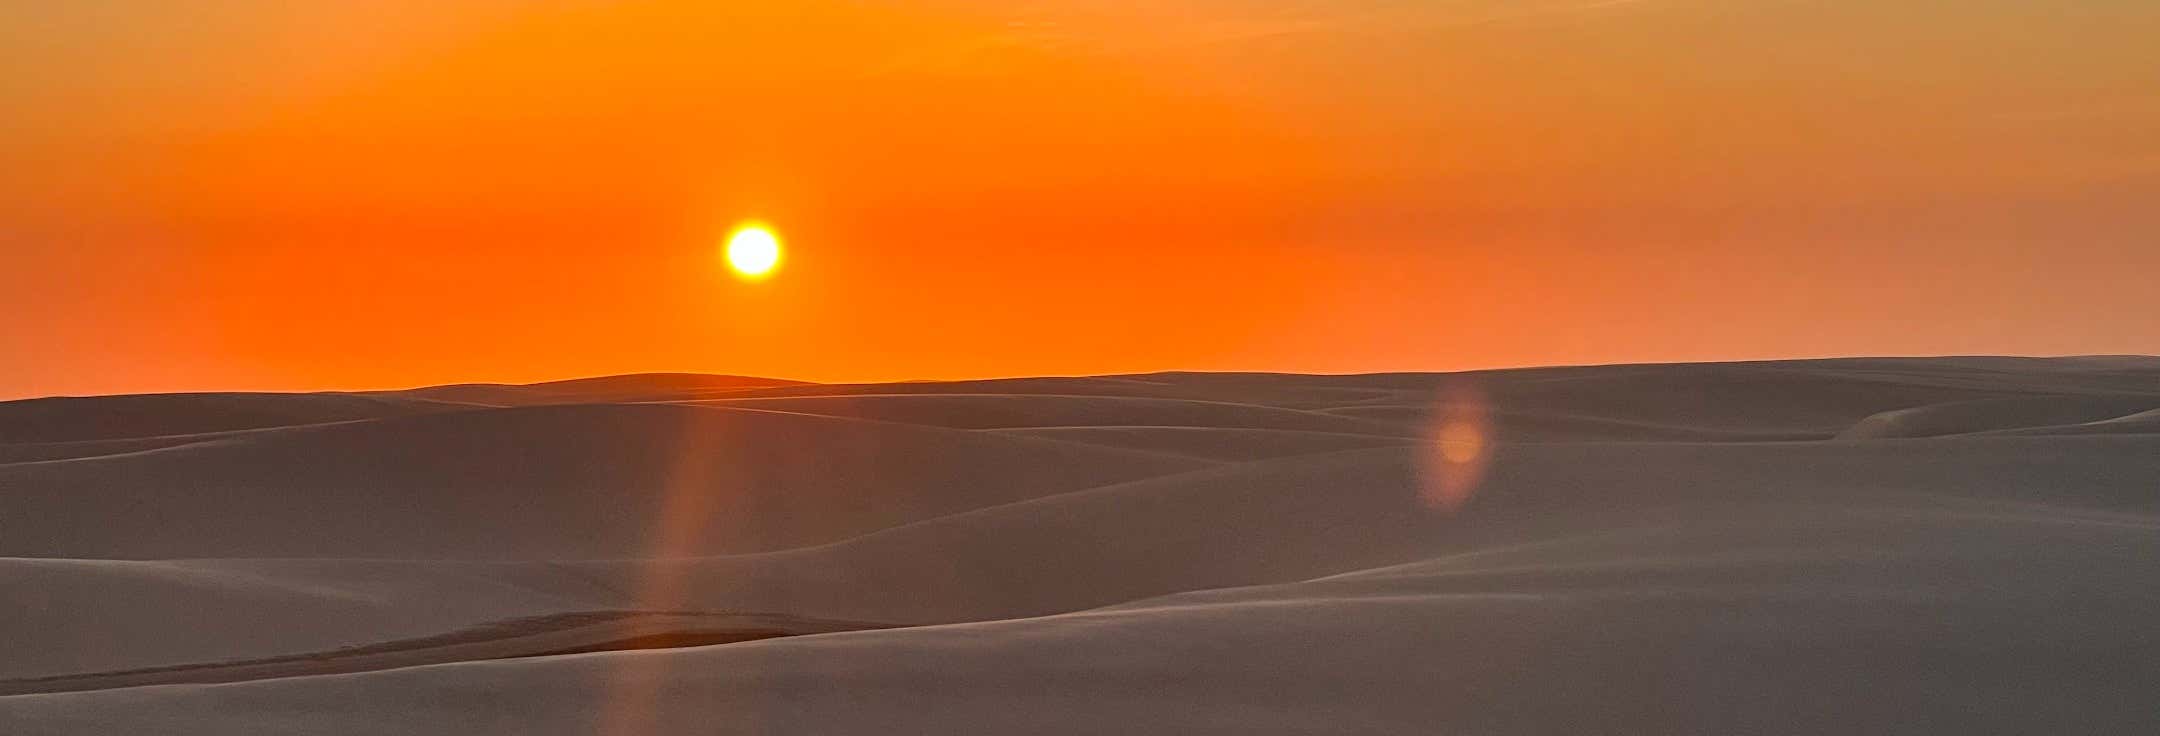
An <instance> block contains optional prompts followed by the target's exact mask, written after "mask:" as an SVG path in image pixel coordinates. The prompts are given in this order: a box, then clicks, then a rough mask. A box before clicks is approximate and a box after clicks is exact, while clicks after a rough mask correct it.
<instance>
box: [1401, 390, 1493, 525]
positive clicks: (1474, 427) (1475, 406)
mask: <svg viewBox="0 0 2160 736" xmlns="http://www.w3.org/2000/svg"><path fill="white" fill-rule="evenodd" d="M1428 440H1429V442H1430V445H1431V446H1430V448H1429V449H1428V450H1427V451H1426V453H1425V458H1424V461H1425V478H1424V484H1423V488H1422V489H1421V490H1420V494H1419V495H1420V500H1422V501H1424V502H1425V507H1426V508H1429V509H1433V510H1435V511H1455V510H1457V509H1460V508H1462V507H1463V504H1466V503H1469V502H1470V497H1471V496H1473V495H1475V494H1476V493H1477V488H1478V484H1479V483H1482V482H1484V480H1485V470H1486V467H1487V466H1488V465H1489V464H1490V463H1491V461H1492V454H1493V429H1492V406H1491V405H1490V404H1489V403H1488V402H1487V401H1486V400H1485V393H1484V392H1483V391H1479V390H1478V388H1477V386H1476V385H1475V384H1472V383H1470V382H1469V381H1467V380H1466V379H1457V380H1455V381H1452V382H1450V383H1449V384H1448V385H1447V386H1445V387H1443V388H1442V389H1441V391H1440V403H1439V405H1438V406H1437V407H1435V408H1434V410H1433V425H1432V429H1431V431H1430V432H1429V434H1428Z"/></svg>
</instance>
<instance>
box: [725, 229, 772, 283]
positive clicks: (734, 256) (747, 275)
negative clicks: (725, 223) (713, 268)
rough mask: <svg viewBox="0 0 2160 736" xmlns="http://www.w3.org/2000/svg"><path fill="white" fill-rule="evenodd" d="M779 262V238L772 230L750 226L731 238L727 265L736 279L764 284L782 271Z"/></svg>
mask: <svg viewBox="0 0 2160 736" xmlns="http://www.w3.org/2000/svg"><path fill="white" fill-rule="evenodd" d="M780 258H781V248H780V236H779V235H776V234H774V233H773V230H772V228H770V227H766V226H765V225H762V224H759V223H747V224H744V225H741V226H738V227H736V228H735V232H733V233H729V234H728V239H727V263H728V268H729V269H732V270H734V271H735V275H736V276H739V277H742V278H743V279H746V280H749V281H763V280H765V279H767V278H770V277H771V276H772V275H773V272H775V271H778V270H780Z"/></svg>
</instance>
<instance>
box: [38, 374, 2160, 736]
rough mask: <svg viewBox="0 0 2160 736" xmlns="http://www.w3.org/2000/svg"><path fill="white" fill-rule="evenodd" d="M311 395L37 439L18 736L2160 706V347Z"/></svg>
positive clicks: (1412, 729)
mask: <svg viewBox="0 0 2160 736" xmlns="http://www.w3.org/2000/svg"><path fill="white" fill-rule="evenodd" d="M450 396H461V397H463V401H464V403H461V404H449V403H445V401H444V399H446V398H447V397H450ZM418 397H432V398H418ZM276 398H278V397H269V398H260V397H251V398H248V399H244V400H242V401H243V402H246V403H247V405H249V406H255V407H257V408H255V409H251V410H250V411H252V412H254V413H252V414H249V415H248V416H251V417H264V416H273V415H276V416H287V417H292V419H291V420H290V423H288V424H284V425H278V426H252V427H241V426H228V427H225V428H224V429H217V428H216V427H219V426H221V425H220V424H219V422H226V421H228V420H229V419H230V418H231V416H234V415H237V413H236V410H233V409H230V408H229V407H230V406H231V405H232V404H231V403H230V402H227V401H226V400H225V399H226V397H193V398H177V399H176V398H160V399H156V400H154V401H153V403H155V404H156V405H158V406H160V407H162V408H161V409H160V411H162V412H165V414H163V415H161V416H162V418H161V419H160V420H159V421H160V422H162V423H163V424H161V425H159V426H161V427H193V428H195V429H194V430H191V431H190V432H189V433H185V434H170V433H168V434H166V435H158V434H147V433H145V434H131V433H130V431H129V430H127V429H126V428H125V427H124V426H119V425H113V424H112V423H111V421H110V420H108V419H94V420H93V419H84V418H80V417H78V418H73V419H65V420H64V421H58V422H56V423H54V424H53V425H51V426H52V427H53V428H67V427H89V426H98V427H104V428H105V429H101V430H100V432H101V433H90V434H93V435H95V436H76V437H75V439H72V440H64V441H63V440H60V439H57V437H61V436H66V435H64V434H61V433H59V430H58V429H51V428H41V427H39V426H38V425H37V423H36V422H28V423H21V422H18V423H16V424H12V425H8V426H5V427H0V431H5V432H13V433H14V434H10V435H8V436H12V437H49V438H55V439H41V440H38V441H25V442H0V555H5V556H10V557H8V558H6V559H0V604H5V605H0V641H6V642H8V643H9V645H10V647H9V655H10V656H9V657H8V658H6V661H5V662H0V692H7V693H16V694H14V695H6V696H0V725H4V726H7V728H5V729H0V730H4V731H6V732H7V733H11V734H13V733H26V734H84V733H112V732H150V731H155V732H175V733H182V734H194V733H201V734H213V733H216V734H223V733H238V732H260V731H275V730H280V729H286V728H292V727H304V728H305V729H306V730H308V731H309V732H311V733H328V734H343V733H351V734H361V733H380V732H384V731H391V732H451V731H454V732H470V733H495V732H501V733H510V732H515V733H542V734H546V733H562V734H575V733H592V732H594V731H595V730H606V731H611V732H624V731H625V728H626V726H625V724H635V725H637V726H638V728H635V729H631V732H635V733H676V732H689V731H695V732H701V733H703V732H717V733H854V732H864V731H869V730H878V731H890V732H899V733H956V732H1026V733H1074V734H1079V733H1101V732H1105V731H1114V732H1119V733H1165V734H1168V733H1196V732H1222V733H1431V732H1435V731H1438V732H1461V733H1498V734H1541V733H1555V732H1570V731H1601V730H1604V731H1619V732H1631V733H1633V732H1640V733H1650V732H1659V733H1710V732H1749V733H1820V732H1849V733H1869V732H1881V733H1891V732H1908V731H1911V730H1916V729H1917V730H1922V731H1938V732H2080V733H2148V732H2151V731H2153V730H2154V729H2156V728H2160V716H2156V715H2155V712H2154V711H2153V710H2152V709H2151V708H2150V705H2149V692H2150V690H2151V689H2152V688H2153V687H2154V686H2160V667H2155V666H2154V665H2153V663H2154V662H2160V637H2155V636H2154V635H2153V634H2152V633H2151V631H2152V630H2153V629H2152V627H2151V626H2150V625H2149V623H2150V621H2152V620H2155V619H2160V584H2156V583H2155V582H2154V581H2156V580H2160V546H2156V544H2160V542H2156V541H2155V540H2160V422H2156V421H2154V419H2153V417H2154V413H2155V411H2160V364H2156V363H2155V362H2154V361H2151V360H2148V359H2134V358H2099V359H2063V360H2053V361H2049V360H2029V359H1997V358H1949V359H1930V360H1916V359H1897V360H1891V359H1856V360H1836V361H1803V362H1786V363H1741V364H1720V365H1674V366H1614V367H1586V368H1552V369H1533V370H1521V371H1498V372H1484V373H1475V374H1459V375H1446V376H1442V375H1424V374H1392V375H1369V376H1295V375H1267V374H1176V373H1173V374H1154V375H1146V376H1121V377H1102V378H1046V379H1011V380H1003V381H970V382H959V383H953V384H938V383H911V384H893V385H886V386H829V387H826V386H813V385H800V384H796V385H786V384H782V383H780V382H761V381H758V380H755V379H736V378H728V377H696V376H641V377H625V378H621V379H593V380H586V381H577V382H568V383H565V384H543V385H541V386H538V387H506V386H486V387H471V386H466V387H445V388H439V389H420V390H416V391H413V392H392V393H385V394H375V395H371V396H369V397H366V400H367V401H376V402H383V403H382V404H381V405H382V406H388V407H392V408H394V409H395V411H391V412H389V413H386V414H383V415H381V416H366V417H344V418H335V419H327V420H325V419H323V417H326V416H335V415H334V413H324V412H323V411H322V407H323V406H324V405H325V404H324V402H322V401H320V400H319V399H320V397H316V396H295V397H286V398H291V399H292V400H293V405H292V407H289V408H282V409H277V410H276V411H275V412H269V411H267V410H263V409H261V408H260V407H261V406H263V405H265V404H264V403H263V402H269V404H275V403H276V401H275V399H276ZM1472 398H1474V399H1475V400H1474V401H1472V400H1471V399H1472ZM480 399H489V400H485V401H482V400H480ZM101 401H105V400H104V399H80V400H72V401H71V402H69V403H67V404H65V406H67V407H73V408H74V409H79V410H81V411H82V412H84V414H83V416H85V417H110V416H115V415H116V414H115V412H116V411H118V409H114V408H113V407H122V408H125V407H129V406H133V405H135V404H133V403H130V402H135V403H140V402H141V401H142V399H140V398H139V397H115V398H114V399H112V401H114V402H116V403H114V404H113V406H112V407H101V406H100V405H99V402H101ZM84 402H87V403H84ZM190 402H198V403H190ZM483 404H485V405H483ZM328 405H329V406H331V407H332V408H335V409H338V410H340V411H343V410H344V408H346V407H348V405H346V404H340V403H335V402H332V403H330V404H328ZM189 406H195V407H198V408H197V409H185V407H189ZM173 407H182V408H181V409H175V408H173ZM201 407H207V408H201ZM26 411H33V410H25V409H22V408H20V407H14V406H11V405H5V404H0V418H6V417H23V416H33V415H32V414H27V413H22V412H26ZM34 411H37V412H50V411H53V409H52V408H51V407H37V408H35V409H34ZM192 411H200V412H202V413H204V414H205V415H206V416H204V417H192V416H189V414H190V412H192ZM10 412H17V413H13V414H11V413H10ZM219 412H225V414H220V413H219ZM35 416H46V415H44V414H37V415H35ZM1473 419H1474V420H1475V421H1471V420H1473ZM250 421H265V420H262V419H251V420H250ZM1450 427H1456V428H1455V429H1450ZM1464 427H1467V428H1468V429H1464ZM41 431H42V432H45V434H39V432H41ZM68 431H71V432H72V431H76V430H72V429H71V430H68ZM77 434H78V435H81V434H82V433H81V432H77ZM1458 461H1459V463H1461V464H1468V463H1471V462H1473V461H1474V463H1475V472H1474V473H1471V472H1456V473H1455V474H1453V475H1450V472H1451V470H1460V469H1455V468H1451V467H1450V466H1449V465H1448V462H1458ZM1436 489H1449V490H1446V491H1445V492H1444V494H1443V495H1445V497H1446V502H1445V503H1435V502H1434V494H1435V493H1436ZM113 558H138V559H137V560H136V561H127V560H125V559H113ZM172 558H186V559H172ZM202 558H219V559H202ZM362 558H365V559H362ZM753 640H756V641H753ZM653 647H659V648H653ZM422 664H427V665H432V666H425V667H421V666H416V665H422ZM213 682H218V683H225V684H221V685H216V686H210V685H208V684H207V683H213ZM140 685H165V686H164V687H153V688H145V687H138V686H140ZM62 691H73V692H62ZM626 714H627V715H628V716H632V717H626ZM175 724H178V725H175ZM1908 726H1909V727H1911V728H1907V727H1908Z"/></svg>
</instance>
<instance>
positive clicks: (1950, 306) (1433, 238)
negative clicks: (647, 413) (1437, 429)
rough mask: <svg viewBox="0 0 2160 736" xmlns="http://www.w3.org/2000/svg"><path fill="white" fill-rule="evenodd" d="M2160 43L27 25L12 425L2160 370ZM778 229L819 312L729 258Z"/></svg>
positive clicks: (677, 6)
mask: <svg viewBox="0 0 2160 736" xmlns="http://www.w3.org/2000/svg"><path fill="white" fill-rule="evenodd" d="M2154 38H2160V4H2155V3H2151V2H2145V1H2144V0H2074V1H2072V2H2061V1H2059V0H2051V1H2047V2H2043V1H2041V0H2030V1H2011V0H1957V1H1952V0H1883V1H1881V2H1858V1H1857V0H1567V1H1560V0H1433V1H1429V2H1425V1H1420V2H1410V1H1408V0H1345V1H1343V2H1325V3H1323V2H1309V1H1305V0H1191V1H1186V2H1163V3H1140V2H1117V3H1112V2H1102V1H1101V0H1029V1H1027V2H1011V1H1007V2H992V1H991V0H924V1H921V2H902V1H900V0H882V1H881V0H791V1H790V2H770V3H752V2H735V1H730V0H707V1H703V2H694V1H691V0H556V1H554V2H517V1H514V0H430V1H426V2H423V1H421V0H381V1H374V0H371V1H369V2H361V1H360V0H349V1H344V0H340V1H338V2H330V1H327V0H326V1H325V2H316V3H286V2H273V1H272V0H201V1H200V2H190V3H151V2H132V1H129V0H74V1H71V2H66V3H50V2H33V1H31V0H22V1H20V2H9V1H7V0H0V68H4V69H6V70H7V71H6V72H4V73H0V110H5V111H6V112H5V113H4V114H0V258H4V261H0V313H4V314H5V318H4V319H0V396H33V395H45V394H55V393H107V392H121V391H149V390H181V389H303V388H372V387H392V386H407V385H417V384H427V383H444V382H458V381H475V380H490V381H527V380H542V379H550V378H561V377H568V376H577V375H592V374H604V373H621V372H633V371H650V370H692V371H709V372H724V373H742V374H758V375H772V376H782V377H792V378H803V379H811V380H889V379H906V378H943V377H964V376H987V375H1013V374H1045V373H1059V374H1071V373H1103V372H1124V371H1142V370H1155V369H1172V368H1175V369H1268V370H1299V371H1365V370H1398V369H1459V368H1473V367H1490V366H1503V365H1521V364H1548V363H1582V362H1620V361H1642V360H1705V359H1735V358H1754V357H1778V356H1807V355H1833V354H1932V353H2027V354H2053V353H2096V352H2107V353H2120V352H2143V353H2154V352H2160V318H2155V317H2153V316H2152V314H2153V313H2154V312H2155V311H2156V310H2155V304H2156V303H2160V300H2156V296H2160V286H2155V284H2156V282H2155V281H2154V276H2153V275H2154V274H2160V207H2155V206H2153V205H2152V203H2153V202H2156V201H2160V95H2155V94H2154V93H2153V90H2155V89H2160V45H2155V44H2153V43H2152V42H2151V41H2152V39H2154ZM749 218H758V219H763V220H766V221H769V222H771V223H773V224H774V225H775V226H776V227H777V228H778V229H779V230H780V231H781V232H782V234H783V235H784V236H785V237H786V238H787V239H788V241H789V246H790V252H789V259H788V263H787V268H786V270H785V271H784V272H783V273H781V274H780V275H779V276H778V277H777V278H774V279H771V280H769V281H765V282H762V283H756V284H746V283H740V282H737V281H734V280H732V279H729V278H727V276H726V274H725V272H724V271H723V270H722V269H720V267H719V265H718V264H719V262H718V260H717V259H716V256H715V252H716V249H717V248H718V246H719V243H720V240H721V238H722V237H723V236H724V235H725V234H726V232H727V231H728V229H729V228H730V227H731V226H733V225H734V224H735V223H737V222H738V221H741V220H744V219H749Z"/></svg>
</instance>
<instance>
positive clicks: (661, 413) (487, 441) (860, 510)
mask: <svg viewBox="0 0 2160 736" xmlns="http://www.w3.org/2000/svg"><path fill="white" fill-rule="evenodd" d="M1199 464H1200V463H1199V462H1198V461H1193V460H1187V459H1181V458H1177V457H1173V456H1168V455H1161V454H1152V453H1141V452H1133V451H1122V450H1113V449H1109V448H1102V447H1098V446H1093V445H1078V444H1071V443H1058V442H1053V441H1048V440H1040V439H1031V438H1019V437H1002V436H998V435H989V434H980V433H972V432H960V431H953V430H942V429H936V428H929V427H916V426H904V425H895V424H884V423H872V422H863V421H857V420H843V419H830V418H824V417H813V416H805V415H799V414H785V413H777V412H762V411H744V410H730V409H722V408H708V407H690V406H670V405H654V404H625V405H614V404H608V405H591V404H588V405H570V406H540V407H521V408H511V409H488V410H475V411H463V412H454V413H437V414H428V415H422V416H409V417H396V418H391V419H383V420H377V421H371V422H359V423H343V424H332V425H311V426H305V427H296V428H292V429H289V430H286V431H281V432H274V433H256V434H250V435H246V436H244V437H239V438H234V439H229V440H221V441H216V442H210V443H205V444H197V445H190V446H187V447H182V448H175V449H172V450H167V451H161V452H154V453H138V454H131V455H119V456H112V457H104V458H97V459H89V460H80V461H70V462H64V463H18V464H15V465H8V466H0V496H4V497H5V498H7V504H8V507H9V508H8V510H9V512H10V513H9V514H8V515H6V516H4V517H0V554H5V555H18V556H65V557H112V558H133V559H143V558H172V557H395V558H428V557H445V558H466V559H516V558H524V559H547V558H556V557H568V558H587V557H614V556H628V557H635V556H641V555H645V554H650V553H653V552H654V551H655V550H656V548H657V545H660V544H662V543H663V541H662V540H660V539H658V537H659V536H660V535H663V534H664V533H673V534H675V535H676V536H678V537H680V539H676V540H668V541H666V542H665V543H667V544H672V545H674V546H673V547H672V548H670V549H668V550H666V551H667V552H670V553H673V554H681V555H691V554H701V553H702V554H711V553H716V552H727V551H752V550H759V549H775V548H784V547H790V546H801V545H806V544H815V543H820V542H826V541H831V540H835V539H841V538H845V537H848V536H853V535H855V534H861V533H864V532H869V531H873V530H876V529H879V528H882V527H885V526H890V525H893V524H897V523H904V522H907V521H912V520H916V519H921V518H927V517H930V516H934V515H938V514H943V513H950V512H953V511H962V510H966V509H969V508H975V507H979V506H983V505H989V504H993V503H999V502H1003V501H1010V500H1015V499H1021V498H1028V497H1031V496H1035V495H1040V494H1044V493H1053V492H1058V491H1064V490H1072V489H1075V488H1082V487H1087V486H1091V485H1099V484H1102V483H1105V482H1114V481H1119V480H1126V479H1131V478H1135V477H1145V476H1149V475H1155V474H1160V473H1163V472H1169V471H1176V470H1184V469H1189V468H1192V467H1196V466H1197V465H1199ZM669 525H673V526H669ZM664 529H673V531H672V532H664V531H663V530H664Z"/></svg>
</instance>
